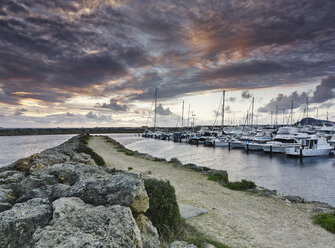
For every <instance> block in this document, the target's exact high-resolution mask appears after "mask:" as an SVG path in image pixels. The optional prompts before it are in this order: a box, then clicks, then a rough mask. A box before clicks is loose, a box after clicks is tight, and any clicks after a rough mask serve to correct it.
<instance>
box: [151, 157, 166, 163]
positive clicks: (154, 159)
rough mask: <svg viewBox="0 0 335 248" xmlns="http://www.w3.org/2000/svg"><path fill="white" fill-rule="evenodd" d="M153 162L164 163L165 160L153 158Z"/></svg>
mask: <svg viewBox="0 0 335 248" xmlns="http://www.w3.org/2000/svg"><path fill="white" fill-rule="evenodd" d="M153 161H157V162H162V161H166V159H165V158H157V157H154V158H153Z"/></svg>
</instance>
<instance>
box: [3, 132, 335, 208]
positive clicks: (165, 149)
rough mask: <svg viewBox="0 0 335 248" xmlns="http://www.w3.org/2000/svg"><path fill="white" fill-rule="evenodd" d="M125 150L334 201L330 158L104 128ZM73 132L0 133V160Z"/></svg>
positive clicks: (11, 159) (8, 160) (333, 171)
mask: <svg viewBox="0 0 335 248" xmlns="http://www.w3.org/2000/svg"><path fill="white" fill-rule="evenodd" d="M108 135H109V136H110V137H112V138H113V139H115V140H117V141H119V142H120V143H122V144H123V145H125V146H126V147H127V148H129V149H131V150H137V151H139V152H142V153H148V154H150V155H152V156H155V157H161V158H165V159H168V160H169V159H171V158H173V157H176V158H178V159H179V160H180V161H182V162H183V163H194V164H197V165H199V166H206V167H209V168H214V169H219V170H227V171H228V174H229V179H230V180H231V181H235V180H241V179H247V180H252V181H254V182H255V183H256V184H257V185H259V186H262V187H265V188H268V189H274V190H277V191H278V193H280V194H284V195H298V196H301V197H303V198H304V199H305V200H308V201H321V202H327V203H329V204H331V205H332V206H335V158H329V157H322V158H304V159H303V162H302V163H300V161H299V159H296V158H287V157H286V156H285V155H282V154H273V155H272V156H270V155H269V154H265V153H264V152H251V151H250V152H249V154H247V153H246V151H245V150H244V149H232V150H230V151H229V150H228V149H227V148H224V147H217V148H215V149H214V148H213V147H204V146H203V145H199V146H195V145H190V144H185V143H174V142H172V141H162V140H155V139H150V138H142V137H138V136H136V135H135V134H108ZM72 136H73V135H31V136H2V137H0V166H4V165H7V164H10V163H12V162H14V161H16V160H17V159H20V158H24V157H28V156H30V155H32V154H34V153H37V152H41V151H43V150H44V149H47V148H51V147H54V146H57V145H59V144H61V143H63V142H65V141H66V140H68V139H69V138H71V137H72Z"/></svg>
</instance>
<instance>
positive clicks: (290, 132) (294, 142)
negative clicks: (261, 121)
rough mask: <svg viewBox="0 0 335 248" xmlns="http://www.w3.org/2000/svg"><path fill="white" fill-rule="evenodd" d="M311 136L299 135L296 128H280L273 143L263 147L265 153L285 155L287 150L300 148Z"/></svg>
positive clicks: (270, 142)
mask: <svg viewBox="0 0 335 248" xmlns="http://www.w3.org/2000/svg"><path fill="white" fill-rule="evenodd" d="M309 136H310V135H309V134H306V133H299V132H298V129H297V128H296V127H280V128H279V129H278V132H277V134H276V136H275V137H274V138H273V141H269V142H267V143H266V144H264V145H263V147H262V148H263V151H264V152H273V153H285V150H286V148H290V147H295V146H300V145H301V140H303V139H307V138H308V137H309Z"/></svg>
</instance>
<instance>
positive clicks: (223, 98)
mask: <svg viewBox="0 0 335 248" xmlns="http://www.w3.org/2000/svg"><path fill="white" fill-rule="evenodd" d="M225 95H226V92H225V91H223V92H222V111H221V131H222V133H223V126H224V102H225Z"/></svg>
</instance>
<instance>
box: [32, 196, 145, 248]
mask: <svg viewBox="0 0 335 248" xmlns="http://www.w3.org/2000/svg"><path fill="white" fill-rule="evenodd" d="M52 205H53V209H54V215H53V219H52V221H51V222H50V224H49V225H48V226H46V227H44V228H40V229H38V230H37V231H36V232H35V234H34V236H33V241H34V243H35V246H34V247H36V248H42V247H43V248H48V247H50V248H52V247H112V248H117V247H125V248H126V247H134V248H137V247H138V248H140V247H143V246H142V239H141V234H140V230H139V229H138V227H137V225H136V222H135V220H134V218H133V216H132V213H131V211H130V209H129V208H127V207H123V206H118V205H114V206H108V207H105V206H97V207H95V206H92V205H89V204H85V203H84V202H83V201H82V200H80V199H79V198H75V197H73V198H60V199H58V200H56V201H54V202H53V204H52Z"/></svg>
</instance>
